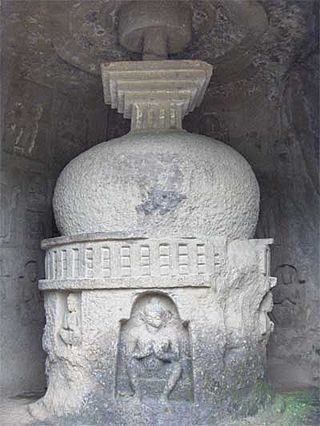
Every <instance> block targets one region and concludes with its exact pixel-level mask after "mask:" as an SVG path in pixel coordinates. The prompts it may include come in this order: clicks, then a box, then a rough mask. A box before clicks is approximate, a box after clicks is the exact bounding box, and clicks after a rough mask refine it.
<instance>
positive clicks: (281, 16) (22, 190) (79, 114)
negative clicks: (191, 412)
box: [0, 0, 319, 411]
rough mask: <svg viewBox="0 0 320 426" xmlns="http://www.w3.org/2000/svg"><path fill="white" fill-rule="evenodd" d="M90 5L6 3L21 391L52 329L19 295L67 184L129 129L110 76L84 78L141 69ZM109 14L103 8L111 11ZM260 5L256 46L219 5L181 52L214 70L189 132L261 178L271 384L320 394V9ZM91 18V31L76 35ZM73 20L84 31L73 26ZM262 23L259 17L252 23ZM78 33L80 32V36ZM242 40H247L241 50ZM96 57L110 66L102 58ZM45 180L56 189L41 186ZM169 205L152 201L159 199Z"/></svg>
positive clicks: (14, 336) (5, 179)
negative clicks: (111, 102)
mask: <svg viewBox="0 0 320 426" xmlns="http://www.w3.org/2000/svg"><path fill="white" fill-rule="evenodd" d="M198 3H199V2H198ZM200 3H201V4H203V3H204V2H200ZM233 3H234V4H236V3H237V4H242V5H245V4H246V3H247V2H245V1H243V2H233ZM68 4H70V5H72V4H79V2H78V1H76V2H71V1H70V2H68ZM81 4H82V5H83V6H84V7H85V8H86V11H85V12H83V9H82V10H78V12H77V13H75V10H72V9H70V10H69V9H67V8H66V2H64V1H62V2H48V1H46V0H45V1H36V0H33V1H32V2H23V1H2V5H1V6H2V15H3V18H4V21H5V27H4V31H3V35H2V38H3V49H5V50H4V52H5V55H4V58H5V60H4V62H3V72H2V76H1V84H2V99H1V101H2V119H1V123H2V150H3V154H2V159H1V166H2V170H3V174H2V175H1V179H2V180H1V183H2V185H4V190H3V191H2V194H4V195H2V196H3V197H4V199H5V201H1V207H2V205H3V204H2V203H4V204H5V205H7V206H8V207H6V208H5V209H4V211H5V212H6V211H9V212H10V213H9V214H6V215H5V216H2V218H1V221H2V225H1V232H2V234H3V235H1V237H2V238H3V242H2V247H3V248H2V249H1V261H2V262H0V267H1V297H2V302H1V307H0V309H1V315H3V316H5V317H6V319H2V318H1V332H0V337H1V339H2V340H1V344H0V347H1V356H2V359H1V377H0V379H1V384H2V385H3V386H4V387H5V388H6V390H7V391H8V392H10V393H11V394H17V393H21V392H24V391H26V392H30V391H36V390H38V389H39V388H40V387H42V386H43V384H44V377H43V369H44V367H43V361H44V354H43V352H42V350H41V333H42V327H43V320H41V321H40V322H38V319H39V317H38V312H41V310H42V307H41V306H42V305H41V303H39V302H38V296H37V293H36V292H34V293H35V294H33V295H32V296H31V298H30V295H28V294H27V292H28V290H26V291H25V292H20V290H21V287H19V285H18V283H19V284H21V283H28V284H26V287H28V285H30V288H33V289H34V288H35V284H34V275H35V274H34V272H33V271H34V270H35V267H34V265H35V263H34V262H35V261H36V262H37V264H38V266H39V267H40V270H41V271H43V264H44V262H43V260H42V255H41V254H40V250H39V246H40V240H41V239H43V237H45V236H52V235H55V234H56V230H55V229H54V227H52V220H51V217H52V214H51V211H50V207H49V204H50V199H51V194H52V192H51V191H52V187H53V184H54V182H55V180H56V177H57V175H58V174H59V172H60V171H61V170H62V168H63V167H64V166H65V165H66V164H67V163H68V162H69V161H70V160H71V159H72V158H74V157H75V156H76V155H78V154H79V153H80V152H82V151H85V150H86V149H88V148H89V146H91V145H95V144H96V143H98V142H100V141H101V140H103V139H104V133H107V139H111V138H115V137H120V136H122V135H123V134H125V133H126V132H127V131H128V129H129V123H128V120H124V119H123V118H122V117H121V116H120V115H119V114H117V113H115V112H114V111H109V110H108V109H106V110H103V107H102V101H101V83H100V79H99V78H95V77H94V76H90V75H89V74H88V73H86V72H84V71H83V70H84V69H85V70H86V71H92V70H93V72H95V73H98V71H99V66H100V63H101V62H102V61H105V60H115V59H121V60H129V59H137V55H135V54H128V53H127V52H125V50H121V53H120V54H119V50H118V49H119V48H118V47H117V49H113V48H111V45H110V43H113V41H114V40H115V37H114V35H112V34H109V33H108V34H105V35H106V36H105V37H100V38H99V34H98V31H101V30H104V31H105V29H103V28H101V27H99V25H101V22H102V21H101V16H102V17H103V19H104V20H103V22H104V23H105V22H107V24H108V28H111V27H112V19H111V20H110V15H109V14H107V15H103V14H102V15H99V13H97V12H98V11H99V10H100V8H101V2H100V4H99V2H92V1H82V2H81ZM109 4H110V2H104V7H106V8H107V7H108V5H109ZM225 4H226V2H225ZM229 4H232V3H230V2H229ZM49 6H50V7H51V9H50V11H49V10H48V7H49ZM259 7H262V13H261V9H260V12H259V13H258V14H257V13H256V10H255V16H259V19H258V24H257V25H256V26H255V27H254V28H251V31H250V32H249V35H248V34H247V36H246V31H245V28H248V26H246V25H244V24H243V23H245V22H248V21H246V20H244V21H241V22H242V25H240V26H238V27H237V26H234V22H237V20H234V19H233V20H229V19H225V16H226V12H225V10H226V9H225V7H224V5H223V4H222V2H220V4H219V8H218V9H217V11H215V12H214V14H213V15H216V16H217V18H218V21H216V22H217V23H218V25H216V26H214V27H212V28H211V33H210V34H208V37H207V39H206V42H203V40H204V39H203V38H201V37H200V36H199V38H198V39H197V40H198V41H197V43H194V42H193V43H191V44H190V46H189V47H188V49H187V51H186V52H184V53H183V54H181V57H182V58H184V59H202V60H206V61H208V62H209V63H211V64H213V65H214V67H215V77H214V78H213V80H212V82H211V84H210V86H209V90H208V91H207V94H206V97H205V99H204V102H203V104H202V106H201V108H200V109H199V110H198V111H197V110H196V111H194V112H193V113H192V115H190V116H189V117H187V118H186V119H185V123H184V124H185V128H187V129H188V130H189V131H192V132H199V133H201V134H204V135H207V136H211V137H214V138H217V139H219V140H221V141H223V142H225V143H227V144H228V145H230V146H232V147H234V148H235V149H236V150H237V151H238V152H240V153H241V154H242V155H243V156H244V157H245V158H246V159H247V160H248V162H249V163H250V164H251V166H252V168H253V170H254V172H255V175H256V176H257V179H258V182H259V185H260V190H261V214H260V219H259V221H258V228H257V233H256V236H257V237H258V238H265V237H272V238H274V239H275V244H274V246H273V248H272V265H271V272H272V275H275V276H277V277H278V281H279V288H278V289H277V287H275V289H274V300H275V307H274V311H273V314H272V315H273V316H272V320H273V321H274V323H275V330H274V333H273V335H272V337H271V340H270V343H269V357H268V359H269V370H268V371H269V377H270V379H271V380H272V381H273V383H276V384H278V385H288V384H289V385H292V384H294V385H304V384H306V385H310V384H315V383H318V382H319V338H318V336H319V316H318V306H319V300H318V296H319V270H318V266H317V265H318V257H319V256H318V254H319V253H318V250H319V249H318V213H319V205H318V195H317V192H318V188H317V185H318V182H317V176H318V164H317V156H318V145H317V137H318V116H319V111H318V77H317V75H318V68H319V59H318V46H317V36H316V25H317V23H316V19H317V17H318V14H319V11H318V2H317V1H311V0H310V1H299V0H295V1H290V2H287V1H285V0H277V1H271V0H263V1H260V2H259ZM211 10H212V8H211ZM244 10H245V8H244ZM247 10H248V9H247ZM81 14H82V15H84V16H86V17H87V19H88V22H91V23H92V25H91V27H90V25H84V26H83V27H82V28H80V29H79V30H78V28H79V25H78V24H77V22H78V21H79V20H80V21H81V19H82V18H81ZM54 15H55V16H56V15H57V16H58V20H57V21H56V22H62V23H64V24H65V26H64V30H62V29H61V27H59V26H58V25H53V24H52V22H53V20H52V19H51V18H52V17H53V16H54ZM199 15H200V18H199V22H200V26H201V25H203V26H204V24H206V25H208V24H209V25H210V22H212V21H210V19H211V17H212V15H210V19H207V18H206V17H205V15H204V14H199ZM79 16H80V18H79ZM233 16H236V17H237V16H240V15H239V14H237V13H235V14H234V15H233ZM241 16H243V15H241ZM263 16H265V17H263ZM201 17H202V18H201ZM203 17H205V18H204V21H205V22H204V21H203ZM265 18H267V19H265ZM70 19H71V20H72V22H73V24H72V25H68V26H67V25H66V24H67V23H68V22H70ZM201 19H202V20H201ZM254 21H255V18H254V17H253V18H252V20H251V21H250V22H254ZM238 22H239V21H238ZM109 24H110V25H109ZM70 28H72V29H74V30H75V31H74V36H72V37H71V38H70V37H69V36H68V35H67V34H68V31H69V30H70ZM91 28H94V29H95V30H96V31H94V39H95V40H100V43H101V44H100V48H99V49H98V50H97V49H93V48H92V46H93V43H92V39H91V38H90V37H91V36H90V34H92V31H91ZM77 34H78V37H77ZM79 34H80V35H83V37H80V36H79ZM252 34H253V35H254V37H251V35H252ZM212 37H215V40H216V41H215V43H212V42H211V40H212ZM240 40H245V41H244V42H243V43H240V44H239V41H240ZM67 41H68V42H67ZM248 42H249V44H248ZM228 46H229V47H228ZM232 46H233V47H234V48H233V49H230V47H231V48H232ZM80 47H81V48H80ZM106 47H107V48H108V55H109V56H108V57H106V53H105V52H106ZM82 48H83V49H82ZM96 52H98V54H99V55H98V58H97V59H96V57H95V58H94V59H92V57H93V56H95V53H96ZM230 52H231V53H230ZM238 53H239V55H237V54H238ZM244 53H245V55H244ZM90 54H91V56H90ZM92 55H93V56H92ZM176 58H179V55H177V56H176ZM72 61H73V62H72ZM71 63H72V65H70V64H71ZM13 71H14V72H13ZM80 92H81V94H84V96H79V95H80ZM89 95H90V96H89ZM89 98H90V102H89ZM100 105H101V106H100ZM41 109H42V111H41ZM104 111H105V112H106V114H105V113H104ZM40 115H41V116H40ZM37 122H38V124H37ZM86 123H87V124H86ZM15 125H16V127H15ZM21 129H23V132H22V134H21V136H20V137H19V135H20V132H21ZM105 129H106V130H105ZM40 134H41V135H42V136H41V137H40ZM35 135H36V136H35ZM34 137H35V141H36V143H35V145H34V147H33V148H32V145H33V143H34ZM15 147H16V148H15ZM33 174H35V175H37V174H40V175H41V178H40V185H39V184H35V188H38V189H31V191H30V190H29V189H27V186H28V184H29V182H30V181H32V179H31V178H30V176H31V175H33ZM47 179H48V183H47V185H48V186H46V184H44V188H47V189H41V186H42V185H43V182H46V181H47ZM35 180H36V181H37V179H36V178H35ZM48 188H49V189H48ZM31 194H32V195H31ZM39 194H40V195H39ZM158 198H159V194H158V193H157V192H155V193H153V196H152V200H154V199H155V200H157V199H158ZM169 198H170V197H169ZM34 199H36V200H37V201H34ZM44 200H45V201H44ZM182 201H183V200H182ZM29 206H30V207H29ZM34 206H35V207H36V208H35V209H34ZM28 209H30V210H32V211H34V210H36V211H37V212H38V213H41V214H40V215H39V216H41V215H42V210H44V212H43V215H42V218H43V219H44V222H46V223H48V225H47V226H48V227H47V228H46V226H43V225H41V223H42V220H41V219H40V218H39V219H38V218H37V219H35V220H34V222H32V220H31V221H30V220H29V221H28V223H27V221H26V217H27V216H26V210H28ZM145 209H146V210H148V209H149V204H148V203H147V204H146V205H145ZM29 214H30V215H31V216H33V213H29ZM31 219H32V218H31ZM30 223H34V225H32V226H31V225H30ZM37 224H39V228H37V226H38V225H37ZM9 229H10V230H11V229H12V232H11V231H10V233H11V236H10V237H8V234H9V232H8V231H9ZM39 229H40V230H39ZM44 230H45V231H44ZM30 234H31V235H32V237H30ZM30 246H32V247H30ZM38 256H39V261H38V260H37V259H38ZM39 276H40V277H43V276H44V272H41V273H39ZM19 277H21V278H19ZM22 293H24V294H25V295H26V297H25V296H22ZM24 297H25V299H26V301H23V300H24ZM30 301H31V302H30ZM28 303H29V304H30V303H31V304H32V306H33V308H32V309H33V312H32V314H30V317H32V321H33V324H32V325H31V323H30V324H28V321H23V323H22V320H21V319H20V312H24V314H21V318H22V317H24V316H25V313H26V312H27V313H29V312H30V309H31V308H30V309H27V310H26V309H25V307H26V306H28ZM28 315H29V314H28ZM39 315H40V314H39ZM41 315H42V314H41ZM35 321H36V322H35ZM156 408H157V407H155V409H156ZM179 408H181V407H179ZM153 409H154V408H152V407H151V408H150V411H152V410H153Z"/></svg>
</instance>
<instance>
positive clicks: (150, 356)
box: [127, 298, 182, 400]
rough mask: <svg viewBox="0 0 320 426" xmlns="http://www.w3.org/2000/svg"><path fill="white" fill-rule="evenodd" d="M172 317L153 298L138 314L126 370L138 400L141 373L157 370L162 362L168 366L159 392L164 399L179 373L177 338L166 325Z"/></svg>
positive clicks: (180, 371)
mask: <svg viewBox="0 0 320 426" xmlns="http://www.w3.org/2000/svg"><path fill="white" fill-rule="evenodd" d="M171 318H172V313H171V312H170V311H169V310H167V309H165V308H164V307H163V306H162V305H161V304H160V303H159V302H158V301H157V299H156V298H154V299H151V300H150V302H149V303H148V304H147V305H146V307H145V308H144V310H143V311H142V312H141V313H140V319H141V320H142V325H140V326H137V327H135V328H134V329H133V330H131V345H130V346H131V347H130V348H129V354H128V355H129V356H128V360H127V373H128V376H129V380H130V385H131V387H132V389H133V391H134V396H135V397H136V398H137V399H141V397H142V389H141V384H140V376H143V374H144V373H145V372H151V373H152V372H154V373H156V372H157V371H159V370H160V369H161V367H162V366H163V365H166V366H167V367H168V370H169V377H168V379H167V381H166V384H165V387H164V389H163V391H162V395H161V399H163V400H168V398H169V395H170V393H171V392H172V390H173V389H174V387H175V385H176V383H177V382H178V380H179V378H180V376H181V373H182V365H181V355H180V345H179V339H178V336H177V334H176V332H175V330H174V329H173V328H170V327H168V324H169V322H170V320H171Z"/></svg>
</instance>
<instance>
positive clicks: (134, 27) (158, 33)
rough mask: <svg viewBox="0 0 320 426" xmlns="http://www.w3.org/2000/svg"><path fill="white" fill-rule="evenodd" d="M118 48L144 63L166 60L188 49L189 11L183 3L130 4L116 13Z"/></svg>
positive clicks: (190, 27)
mask: <svg viewBox="0 0 320 426" xmlns="http://www.w3.org/2000/svg"><path fill="white" fill-rule="evenodd" d="M118 21H119V26H118V35H119V42H120V44H121V45H122V46H123V47H125V48H126V49H128V50H130V51H132V52H141V53H143V56H144V59H146V58H148V59H166V57H167V54H168V53H177V52H180V51H182V50H184V48H185V47H186V46H187V44H188V43H189V42H190V40H191V33H192V11H191V7H190V5H189V4H188V2H185V1H178V2H177V1H144V0H142V1H141V0H140V1H129V2H125V3H124V4H123V5H121V7H120V9H119V11H118Z"/></svg>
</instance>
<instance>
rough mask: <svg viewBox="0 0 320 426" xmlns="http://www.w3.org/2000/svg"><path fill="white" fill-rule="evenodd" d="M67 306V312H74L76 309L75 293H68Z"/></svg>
mask: <svg viewBox="0 0 320 426" xmlns="http://www.w3.org/2000/svg"><path fill="white" fill-rule="evenodd" d="M67 306H68V311H69V312H75V311H76V310H77V295H76V294H75V293H69V295H68V298H67Z"/></svg>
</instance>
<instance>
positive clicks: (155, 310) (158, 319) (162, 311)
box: [141, 297, 172, 329]
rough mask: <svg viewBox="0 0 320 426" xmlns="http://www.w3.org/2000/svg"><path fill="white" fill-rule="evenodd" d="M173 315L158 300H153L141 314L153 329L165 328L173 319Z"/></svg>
mask: <svg viewBox="0 0 320 426" xmlns="http://www.w3.org/2000/svg"><path fill="white" fill-rule="evenodd" d="M171 317H172V313H171V312H170V311H169V310H168V309H166V308H165V307H164V306H163V305H162V304H161V303H160V302H159V300H158V299H157V298H155V297H154V298H152V299H151V300H150V302H149V303H148V304H147V305H146V306H145V308H144V310H143V312H142V313H141V318H142V320H143V321H144V322H145V323H146V324H147V325H149V326H151V327H153V328H157V329H159V328H161V327H164V326H165V325H166V324H167V323H168V321H169V320H170V319H171Z"/></svg>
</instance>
